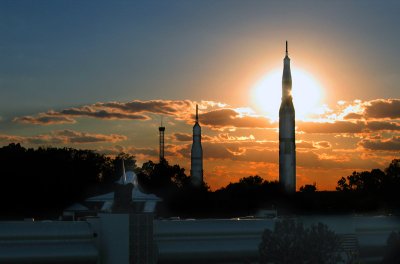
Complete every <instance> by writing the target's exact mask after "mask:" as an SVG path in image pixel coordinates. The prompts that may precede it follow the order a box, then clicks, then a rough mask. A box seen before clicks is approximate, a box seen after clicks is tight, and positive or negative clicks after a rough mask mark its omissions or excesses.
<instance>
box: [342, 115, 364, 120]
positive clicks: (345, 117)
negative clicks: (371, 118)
mask: <svg viewBox="0 0 400 264" xmlns="http://www.w3.org/2000/svg"><path fill="white" fill-rule="evenodd" d="M362 118H363V115H362V114H357V113H349V114H347V115H345V116H344V117H343V119H345V120H354V119H355V120H357V119H362Z"/></svg>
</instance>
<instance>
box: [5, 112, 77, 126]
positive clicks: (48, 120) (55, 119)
mask: <svg viewBox="0 0 400 264" xmlns="http://www.w3.org/2000/svg"><path fill="white" fill-rule="evenodd" d="M13 121H14V122H19V123H26V124H34V125H55V124H68V123H69V124H73V123H75V122H76V121H75V120H74V119H72V118H70V117H68V116H52V115H47V114H39V115H38V116H22V117H16V118H14V119H13Z"/></svg>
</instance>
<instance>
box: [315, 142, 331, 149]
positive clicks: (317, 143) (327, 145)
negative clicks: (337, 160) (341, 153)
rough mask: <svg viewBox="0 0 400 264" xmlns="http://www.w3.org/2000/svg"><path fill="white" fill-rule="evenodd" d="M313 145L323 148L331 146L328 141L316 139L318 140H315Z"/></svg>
mask: <svg viewBox="0 0 400 264" xmlns="http://www.w3.org/2000/svg"><path fill="white" fill-rule="evenodd" d="M314 145H315V146H316V147H317V148H323V149H327V148H331V147H332V145H331V143H329V142H328V141H318V142H315V143H314Z"/></svg>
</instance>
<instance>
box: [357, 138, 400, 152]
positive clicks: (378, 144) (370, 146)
mask: <svg viewBox="0 0 400 264" xmlns="http://www.w3.org/2000/svg"><path fill="white" fill-rule="evenodd" d="M359 145H360V146H362V147H363V148H364V149H367V150H374V151H400V137H399V136H393V137H392V138H389V139H364V140H362V141H361V142H360V143H359Z"/></svg>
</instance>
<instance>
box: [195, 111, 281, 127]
mask: <svg viewBox="0 0 400 264" xmlns="http://www.w3.org/2000/svg"><path fill="white" fill-rule="evenodd" d="M200 121H201V124H204V125H206V126H210V127H213V128H229V127H233V128H274V127H276V124H273V123H271V122H270V121H269V120H268V119H267V118H265V117H261V116H250V115H243V114H240V113H239V112H237V111H235V110H234V109H231V108H223V109H217V110H212V111H209V112H205V113H202V114H201V120H200Z"/></svg>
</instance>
